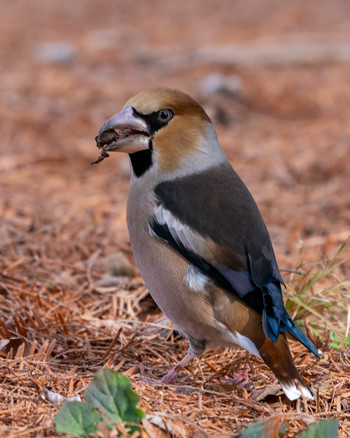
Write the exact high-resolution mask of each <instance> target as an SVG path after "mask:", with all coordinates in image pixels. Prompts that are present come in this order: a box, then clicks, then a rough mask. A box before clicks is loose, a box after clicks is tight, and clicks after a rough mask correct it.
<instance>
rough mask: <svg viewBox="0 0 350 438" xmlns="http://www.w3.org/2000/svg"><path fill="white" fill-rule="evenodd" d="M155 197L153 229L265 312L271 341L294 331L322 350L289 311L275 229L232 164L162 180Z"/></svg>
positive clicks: (260, 310)
mask: <svg viewBox="0 0 350 438" xmlns="http://www.w3.org/2000/svg"><path fill="white" fill-rule="evenodd" d="M155 195H156V201H157V207H156V209H155V212H154V216H152V217H151V218H150V227H151V229H152V231H153V232H154V233H155V235H156V236H157V237H158V238H161V239H162V240H164V241H165V242H166V243H167V244H168V245H170V246H171V247H172V248H173V249H174V250H175V251H177V252H178V253H179V254H180V255H181V256H182V257H184V258H185V259H186V260H188V261H189V262H190V263H192V264H193V265H194V266H196V267H197V268H198V269H200V270H201V271H202V272H203V273H204V274H206V275H207V276H208V277H210V278H211V279H213V280H214V281H215V282H217V283H218V284H219V285H221V286H222V287H224V288H225V289H226V290H228V291H230V292H232V293H234V294H235V295H236V296H238V297H239V298H240V299H241V300H243V301H244V302H245V303H246V304H248V305H249V306H251V307H253V308H254V309H255V310H257V311H258V312H260V313H261V314H262V320H263V327H264V331H265V334H266V335H267V336H268V337H269V338H270V339H271V340H273V341H274V342H275V341H276V340H277V338H278V335H279V333H280V332H282V331H288V332H290V333H291V334H292V335H293V336H295V337H297V339H299V340H300V341H301V342H302V343H303V344H304V345H306V346H307V347H308V348H309V349H311V351H313V352H314V353H315V354H317V350H316V349H315V347H314V346H313V345H312V343H311V342H310V341H309V339H308V338H307V337H306V336H305V335H304V334H303V333H302V332H300V330H299V329H297V327H296V326H295V324H294V323H293V321H292V320H291V318H290V317H289V315H288V313H287V312H286V310H285V307H284V303H283V299H282V293H281V284H283V280H282V277H281V275H280V273H279V270H278V267H277V263H276V259H275V255H274V252H273V248H272V244H271V241H270V237H269V233H268V231H267V228H266V226H265V223H264V221H263V219H262V217H261V214H260V212H259V210H258V207H257V205H256V203H255V201H254V200H253V198H252V196H251V194H250V193H249V191H248V189H247V188H246V186H245V185H244V183H243V182H242V181H241V179H240V178H239V177H238V175H237V174H236V173H235V172H234V170H233V169H232V167H231V166H230V165H229V163H227V164H224V165H221V166H220V167H215V168H211V169H208V170H207V171H205V172H202V173H200V174H193V175H190V176H187V177H182V178H181V179H180V178H179V179H175V180H171V181H166V182H162V183H160V184H159V185H158V186H157V187H156V188H155ZM295 330H297V332H295V333H294V331H295ZM299 332H300V333H301V335H300V334H299ZM304 338H305V339H304Z"/></svg>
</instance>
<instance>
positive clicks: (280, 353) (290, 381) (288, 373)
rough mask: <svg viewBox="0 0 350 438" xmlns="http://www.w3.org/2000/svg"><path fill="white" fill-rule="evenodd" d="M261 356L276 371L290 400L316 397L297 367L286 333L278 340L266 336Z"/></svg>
mask: <svg viewBox="0 0 350 438" xmlns="http://www.w3.org/2000/svg"><path fill="white" fill-rule="evenodd" d="M259 353H260V356H261V358H262V359H263V360H264V362H265V363H266V365H268V366H269V367H270V368H271V370H272V371H273V372H274V373H275V375H276V377H277V379H278V380H279V382H280V384H281V386H282V389H283V391H284V393H285V394H286V396H287V397H288V398H289V400H296V399H297V398H299V397H301V396H304V397H306V398H308V399H310V400H313V399H314V397H313V395H312V393H311V391H310V389H309V388H308V386H307V384H306V383H305V382H304V379H303V378H302V377H301V375H300V374H299V372H298V370H297V369H296V367H295V364H294V361H293V358H292V355H291V354H290V350H289V346H288V342H287V339H286V337H285V335H284V334H283V333H282V334H280V335H279V337H278V339H277V342H273V341H271V339H269V338H266V339H265V341H264V343H263V345H262V346H261V348H260V349H259Z"/></svg>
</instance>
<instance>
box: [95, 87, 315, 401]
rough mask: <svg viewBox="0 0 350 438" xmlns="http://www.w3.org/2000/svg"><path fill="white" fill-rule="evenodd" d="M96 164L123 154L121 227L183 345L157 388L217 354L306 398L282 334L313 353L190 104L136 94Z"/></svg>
mask: <svg viewBox="0 0 350 438" xmlns="http://www.w3.org/2000/svg"><path fill="white" fill-rule="evenodd" d="M96 141H97V146H98V147H99V148H100V149H101V151H102V152H101V157H102V158H101V157H100V158H99V159H98V160H97V161H96V162H99V161H101V160H102V159H103V158H105V157H106V156H108V152H115V151H117V152H124V153H127V154H129V157H130V163H131V166H130V167H131V177H130V187H129V193H128V200H127V225H128V231H129V236H130V242H131V247H132V251H133V254H134V257H135V261H136V264H137V266H138V269H139V272H140V274H141V276H142V278H143V280H144V282H145V284H146V286H147V288H148V290H149V292H150V294H151V296H152V298H153V299H154V301H155V302H156V304H157V305H158V306H159V308H160V309H161V310H162V311H163V312H164V313H165V315H166V316H167V317H168V318H169V319H170V321H171V322H172V323H173V325H174V327H175V328H176V330H178V331H179V332H180V333H181V334H183V335H184V336H185V337H186V338H187V339H188V341H189V349H188V352H187V354H186V355H185V357H184V358H183V359H182V360H181V361H180V362H179V363H178V364H177V365H176V366H175V367H174V368H172V369H171V370H170V371H169V372H168V373H167V374H166V375H165V376H164V377H163V378H162V379H161V380H160V382H161V383H164V384H170V383H174V381H175V378H176V377H177V375H178V373H179V372H180V370H181V369H183V368H184V367H185V366H186V365H187V364H188V363H189V362H190V360H192V359H193V358H194V357H196V356H200V355H201V354H202V353H203V352H204V351H205V350H207V349H208V350H210V349H213V348H216V347H231V348H237V347H241V348H243V349H244V350H246V352H248V353H250V354H253V355H255V356H256V357H258V358H260V359H261V360H262V361H263V362H265V364H266V365H267V366H268V367H269V368H270V369H271V370H272V372H273V373H274V374H275V376H276V377H277V379H278V381H279V383H280V385H281V387H282V389H283V391H284V393H285V395H286V396H287V398H288V399H290V400H296V399H297V398H300V397H304V398H306V399H310V400H313V394H312V392H311V390H310V388H309V386H308V385H307V383H306V382H305V381H304V379H303V378H302V377H301V375H300V374H299V372H298V370H297V368H296V366H295V364H294V361H293V358H292V355H291V352H290V348H289V345H288V340H287V334H288V335H291V336H292V337H293V338H295V339H296V340H298V341H299V342H300V343H301V344H303V345H304V346H305V347H306V348H307V349H308V350H309V351H310V352H312V353H313V354H314V355H315V356H317V357H319V352H318V350H317V349H316V347H315V346H314V344H313V343H312V342H311V341H310V339H309V338H308V337H307V336H306V335H305V334H304V333H303V332H302V331H301V329H300V328H298V327H297V325H296V324H295V323H294V322H293V320H292V318H291V317H290V315H289V314H288V312H287V310H286V309H285V306H284V302H283V296H282V287H283V286H284V282H283V279H282V276H281V274H280V271H279V268H278V265H277V262H276V258H275V254H274V250H273V246H272V243H271V239H270V236H269V232H268V230H267V227H266V225H265V222H264V220H263V218H262V216H261V213H260V211H259V209H258V206H257V204H256V202H255V200H254V199H253V197H252V195H251V194H250V192H249V191H248V188H247V187H246V185H245V184H244V183H243V181H242V180H241V178H240V177H239V176H238V174H237V173H236V172H235V171H234V169H233V168H232V166H231V164H230V162H229V161H228V158H227V157H226V155H225V153H224V151H223V149H222V148H221V146H220V144H219V142H218V138H217V134H216V131H215V129H214V126H213V124H212V122H211V120H210V118H209V117H208V115H207V114H206V112H205V110H204V109H203V108H202V107H201V105H200V104H198V103H197V102H196V101H195V100H194V99H193V98H192V97H190V96H189V95H187V94H185V93H183V92H181V91H179V90H175V89H170V88H165V87H157V88H151V89H146V90H144V91H141V92H139V93H138V94H136V95H135V96H134V97H132V98H131V99H129V100H128V101H127V102H126V104H125V106H124V107H123V109H122V110H121V111H120V112H118V113H117V114H115V115H114V116H113V117H111V118H110V119H109V120H108V121H107V122H106V123H104V124H103V126H102V127H101V129H100V130H99V134H98V136H97V137H96Z"/></svg>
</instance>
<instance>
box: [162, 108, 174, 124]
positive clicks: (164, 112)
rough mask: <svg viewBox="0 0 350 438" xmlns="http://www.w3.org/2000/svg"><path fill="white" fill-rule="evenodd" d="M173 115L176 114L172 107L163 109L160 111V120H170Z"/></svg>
mask: <svg viewBox="0 0 350 438" xmlns="http://www.w3.org/2000/svg"><path fill="white" fill-rule="evenodd" d="M173 116H174V114H173V112H172V111H171V109H161V110H159V111H158V120H159V121H161V122H169V120H171V119H172V118H173Z"/></svg>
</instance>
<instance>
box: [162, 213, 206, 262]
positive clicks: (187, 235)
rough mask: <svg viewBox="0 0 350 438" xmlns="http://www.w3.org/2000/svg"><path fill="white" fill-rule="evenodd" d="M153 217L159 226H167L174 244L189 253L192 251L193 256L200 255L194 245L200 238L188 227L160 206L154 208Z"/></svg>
mask: <svg viewBox="0 0 350 438" xmlns="http://www.w3.org/2000/svg"><path fill="white" fill-rule="evenodd" d="M154 215H155V217H156V219H157V221H158V223H159V225H167V227H168V228H169V231H170V234H171V235H172V236H173V238H174V239H175V240H176V242H179V243H181V244H182V245H183V246H184V247H185V248H186V249H188V250H189V251H192V252H194V253H195V254H200V252H199V250H198V246H197V244H196V239H197V240H201V239H202V238H201V237H200V236H199V235H198V234H197V233H195V232H194V231H193V230H191V228H190V227H189V226H188V225H186V224H183V223H182V222H180V221H179V219H177V218H176V217H175V216H174V215H173V214H172V213H171V212H170V211H169V210H167V209H165V208H164V207H163V206H162V205H158V206H157V207H156V208H155V210H154Z"/></svg>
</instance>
